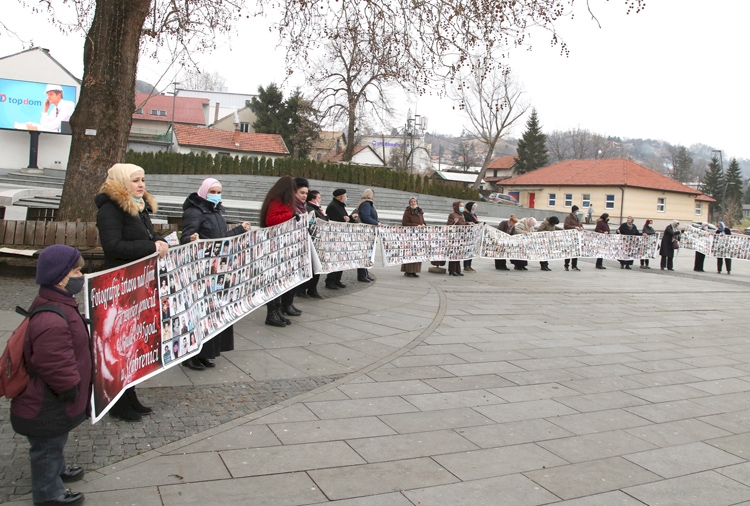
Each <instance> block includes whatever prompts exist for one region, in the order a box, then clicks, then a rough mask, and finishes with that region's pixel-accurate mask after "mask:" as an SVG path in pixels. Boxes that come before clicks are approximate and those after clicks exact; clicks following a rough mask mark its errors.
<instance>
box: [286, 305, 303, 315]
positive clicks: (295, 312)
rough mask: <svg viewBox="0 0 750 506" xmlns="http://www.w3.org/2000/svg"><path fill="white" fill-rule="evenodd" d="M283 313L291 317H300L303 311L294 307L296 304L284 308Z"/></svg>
mask: <svg viewBox="0 0 750 506" xmlns="http://www.w3.org/2000/svg"><path fill="white" fill-rule="evenodd" d="M281 312H282V313H283V314H286V315H289V316H299V315H301V314H302V311H300V310H299V309H297V308H296V307H294V304H290V305H288V306H285V307H282V308H281ZM282 318H283V317H282Z"/></svg>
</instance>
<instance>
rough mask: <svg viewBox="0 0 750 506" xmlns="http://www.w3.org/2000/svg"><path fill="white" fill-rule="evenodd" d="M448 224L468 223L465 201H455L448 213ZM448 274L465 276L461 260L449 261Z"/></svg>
mask: <svg viewBox="0 0 750 506" xmlns="http://www.w3.org/2000/svg"><path fill="white" fill-rule="evenodd" d="M447 224H448V225H466V220H465V219H464V203H463V202H461V201H456V202H454V203H453V212H452V213H450V214H449V215H448V222H447ZM448 275H449V276H463V275H464V273H463V272H461V262H459V261H449V262H448Z"/></svg>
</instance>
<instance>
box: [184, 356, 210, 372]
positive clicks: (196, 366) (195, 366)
mask: <svg viewBox="0 0 750 506" xmlns="http://www.w3.org/2000/svg"><path fill="white" fill-rule="evenodd" d="M182 365H184V366H185V367H187V368H188V369H192V370H194V371H204V370H205V369H206V366H205V365H203V364H202V363H201V361H200V359H197V358H195V357H193V358H189V359H187V360H185V361H184V362H183V363H182Z"/></svg>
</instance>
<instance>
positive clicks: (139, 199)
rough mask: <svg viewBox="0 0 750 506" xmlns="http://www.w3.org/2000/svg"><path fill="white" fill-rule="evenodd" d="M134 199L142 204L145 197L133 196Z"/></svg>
mask: <svg viewBox="0 0 750 506" xmlns="http://www.w3.org/2000/svg"><path fill="white" fill-rule="evenodd" d="M133 200H135V201H136V202H138V203H139V204H140V203H141V202H143V197H141V198H135V197H133Z"/></svg>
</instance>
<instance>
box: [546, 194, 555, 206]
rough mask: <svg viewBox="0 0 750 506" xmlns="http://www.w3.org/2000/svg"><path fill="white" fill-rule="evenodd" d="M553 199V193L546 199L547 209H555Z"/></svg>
mask: <svg viewBox="0 0 750 506" xmlns="http://www.w3.org/2000/svg"><path fill="white" fill-rule="evenodd" d="M555 197H557V194H555V193H550V194H549V196H548V197H547V205H548V206H549V207H555Z"/></svg>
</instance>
